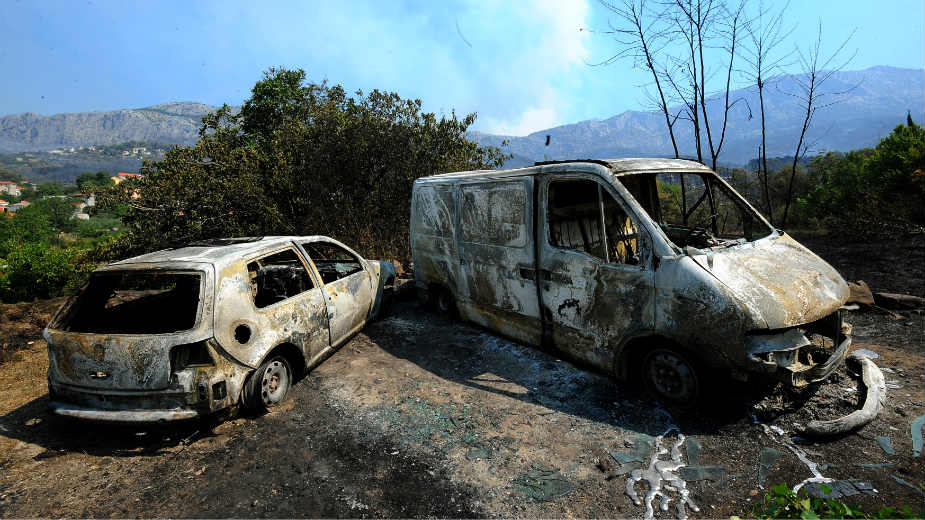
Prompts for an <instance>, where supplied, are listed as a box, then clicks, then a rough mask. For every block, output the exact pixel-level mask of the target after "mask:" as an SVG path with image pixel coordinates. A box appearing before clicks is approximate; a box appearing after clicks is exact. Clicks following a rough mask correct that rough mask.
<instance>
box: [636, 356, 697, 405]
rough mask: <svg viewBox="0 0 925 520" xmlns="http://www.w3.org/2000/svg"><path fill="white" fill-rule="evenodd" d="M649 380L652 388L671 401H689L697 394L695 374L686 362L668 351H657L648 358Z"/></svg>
mask: <svg viewBox="0 0 925 520" xmlns="http://www.w3.org/2000/svg"><path fill="white" fill-rule="evenodd" d="M647 368H648V372H649V374H648V375H649V381H650V382H651V383H652V387H653V390H655V391H656V392H657V393H658V394H660V395H661V396H663V397H666V398H668V399H671V400H672V401H679V402H687V401H691V400H692V399H693V398H694V397H695V396H696V394H697V376H696V375H695V374H694V370H693V369H692V368H691V366H690V365H688V364H687V362H686V361H685V360H684V359H683V358H682V357H680V356H678V355H677V354H675V353H673V352H670V351H658V352H655V353H653V354H652V355H651V356H650V358H649V366H648V367H647Z"/></svg>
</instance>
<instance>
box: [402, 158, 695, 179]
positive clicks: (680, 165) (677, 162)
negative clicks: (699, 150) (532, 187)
mask: <svg viewBox="0 0 925 520" xmlns="http://www.w3.org/2000/svg"><path fill="white" fill-rule="evenodd" d="M557 165H570V166H572V167H578V169H589V170H593V169H597V167H599V166H603V167H605V168H607V169H609V170H610V171H611V173H612V174H614V175H629V174H633V173H646V172H689V171H694V172H702V171H712V170H710V168H709V167H707V166H706V165H704V164H701V163H699V162H697V161H692V160H688V159H660V158H651V157H650V158H631V159H571V160H565V161H544V162H538V163H536V164H534V165H533V166H526V167H523V168H515V169H510V170H472V171H467V172H451V173H441V174H437V175H430V176H427V177H421V178H420V179H418V181H424V180H434V181H441V180H452V179H453V178H456V177H473V176H480V175H481V176H485V177H508V176H516V175H530V174H533V173H536V172H537V171H538V169H539V168H541V167H545V166H557Z"/></svg>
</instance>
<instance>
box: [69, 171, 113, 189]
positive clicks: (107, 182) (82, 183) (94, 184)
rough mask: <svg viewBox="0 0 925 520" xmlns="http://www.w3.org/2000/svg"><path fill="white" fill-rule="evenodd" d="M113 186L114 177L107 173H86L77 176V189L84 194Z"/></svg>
mask: <svg viewBox="0 0 925 520" xmlns="http://www.w3.org/2000/svg"><path fill="white" fill-rule="evenodd" d="M112 185H113V181H112V176H110V175H109V173H108V172H105V171H98V172H96V173H93V172H84V173H81V174H80V175H78V176H77V187H78V188H79V189H80V190H81V191H83V192H89V191H93V190H98V189H100V188H108V187H110V186H112Z"/></svg>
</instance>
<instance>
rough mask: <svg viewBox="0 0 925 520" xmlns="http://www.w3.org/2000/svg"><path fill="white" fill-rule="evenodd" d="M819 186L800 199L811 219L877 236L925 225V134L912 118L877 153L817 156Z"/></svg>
mask: <svg viewBox="0 0 925 520" xmlns="http://www.w3.org/2000/svg"><path fill="white" fill-rule="evenodd" d="M811 167H812V168H813V169H814V170H815V171H816V172H817V178H818V184H817V185H816V186H815V187H814V188H812V190H810V191H809V193H808V194H807V195H806V197H805V198H803V199H801V200H800V204H801V205H802V206H803V207H804V209H805V210H806V212H807V213H808V215H809V216H810V217H814V218H817V219H820V220H828V221H829V222H831V223H833V224H835V225H838V226H840V227H845V228H849V229H851V230H853V231H858V232H861V233H862V234H864V235H867V234H870V233H877V232H880V231H881V230H883V229H884V228H885V227H887V228H895V229H900V230H902V229H909V228H918V229H921V228H922V227H925V209H923V207H922V200H925V130H923V129H922V127H921V126H919V125H917V124H915V123H914V122H912V120H911V119H909V120H908V122H907V124H906V125H899V126H897V127H896V128H895V129H894V130H893V132H892V133H890V135H889V136H887V137H885V138H883V139H881V140H880V143H879V144H878V145H877V147H876V148H874V149H866V150H858V151H854V152H849V153H847V154H845V155H840V154H836V153H829V154H826V155H824V156H820V157H817V158H816V159H815V160H814V161H813V162H812V165H811Z"/></svg>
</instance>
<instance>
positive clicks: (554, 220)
mask: <svg viewBox="0 0 925 520" xmlns="http://www.w3.org/2000/svg"><path fill="white" fill-rule="evenodd" d="M537 198H538V200H539V206H540V212H541V213H540V215H541V216H542V218H541V219H540V220H541V221H542V224H541V230H540V232H539V233H538V234H537V243H538V247H537V249H538V251H539V261H538V266H539V278H540V280H541V282H540V286H541V287H540V291H539V292H540V298H541V301H542V307H543V313H544V318H545V321H546V323H545V325H546V326H547V330H550V329H551V336H552V342H553V343H554V345H555V346H556V347H557V348H558V349H559V350H561V351H564V352H566V353H567V354H569V355H571V356H573V357H576V358H578V359H581V360H583V361H585V362H588V363H590V364H592V365H594V366H597V367H599V368H601V369H603V370H608V371H609V370H610V369H611V368H612V367H613V354H614V349H615V347H616V346H618V345H619V344H620V342H621V341H623V340H624V339H625V338H628V337H631V336H633V335H635V334H638V333H640V331H643V330H651V329H652V326H653V318H654V300H653V294H654V285H653V284H654V277H653V273H652V270H651V269H650V262H649V261H648V258H650V256H651V255H650V254H649V251H651V246H650V244H651V241H650V240H649V237H648V235H647V234H646V232H645V230H644V229H643V228H642V227H640V226H638V225H637V222H636V221H635V220H634V218H633V216H632V214H631V213H630V212H629V211H627V209H626V208H627V206H626V205H624V204H622V199H621V198H620V197H619V195H618V194H617V193H616V192H615V190H614V189H613V188H612V187H611V186H610V185H609V184H608V183H605V182H601V181H600V179H599V178H597V176H594V175H591V174H585V173H554V174H546V175H543V176H541V181H540V187H539V191H538V197H537Z"/></svg>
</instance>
